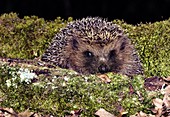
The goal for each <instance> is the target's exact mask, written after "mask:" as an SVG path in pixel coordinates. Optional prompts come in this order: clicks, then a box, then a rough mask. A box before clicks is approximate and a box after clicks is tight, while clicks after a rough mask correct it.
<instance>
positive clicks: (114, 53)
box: [67, 38, 132, 74]
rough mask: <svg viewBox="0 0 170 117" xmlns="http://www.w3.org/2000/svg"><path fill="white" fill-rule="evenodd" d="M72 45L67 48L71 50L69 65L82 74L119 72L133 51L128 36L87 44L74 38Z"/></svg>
mask: <svg viewBox="0 0 170 117" xmlns="http://www.w3.org/2000/svg"><path fill="white" fill-rule="evenodd" d="M70 45H71V47H68V48H67V49H68V51H69V52H70V54H69V56H68V63H69V67H70V68H71V69H73V70H75V71H77V72H79V73H82V74H96V73H106V72H115V73H118V72H119V71H120V70H121V69H123V64H126V62H127V61H128V59H129V58H130V57H131V55H130V54H131V52H132V48H131V45H130V43H129V41H128V40H126V38H122V39H119V40H114V41H113V42H109V43H108V44H104V43H100V44H98V43H92V44H87V43H85V42H81V41H80V42H78V41H77V40H72V41H71V44H70ZM68 51H67V52H68ZM67 54H68V53H67Z"/></svg>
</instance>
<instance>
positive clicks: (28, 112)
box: [18, 109, 34, 117]
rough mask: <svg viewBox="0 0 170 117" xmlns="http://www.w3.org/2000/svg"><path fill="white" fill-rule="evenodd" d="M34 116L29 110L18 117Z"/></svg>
mask: <svg viewBox="0 0 170 117" xmlns="http://www.w3.org/2000/svg"><path fill="white" fill-rule="evenodd" d="M33 115H34V113H33V112H30V111H29V109H27V110H26V111H24V112H21V113H19V114H18V117H32V116H33Z"/></svg>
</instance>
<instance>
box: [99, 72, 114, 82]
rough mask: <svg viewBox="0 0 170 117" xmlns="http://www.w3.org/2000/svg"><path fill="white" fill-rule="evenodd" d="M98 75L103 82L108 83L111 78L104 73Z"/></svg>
mask: <svg viewBox="0 0 170 117" xmlns="http://www.w3.org/2000/svg"><path fill="white" fill-rule="evenodd" d="M98 77H99V78H100V79H101V80H102V81H103V82H105V83H110V82H111V80H110V78H109V77H108V76H107V75H106V74H101V75H98Z"/></svg>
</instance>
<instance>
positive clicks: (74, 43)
mask: <svg viewBox="0 0 170 117" xmlns="http://www.w3.org/2000/svg"><path fill="white" fill-rule="evenodd" d="M71 46H72V48H73V49H74V50H78V46H79V43H78V41H77V40H76V39H72V40H71Z"/></svg>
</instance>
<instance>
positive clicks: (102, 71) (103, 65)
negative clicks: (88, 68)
mask: <svg viewBox="0 0 170 117" xmlns="http://www.w3.org/2000/svg"><path fill="white" fill-rule="evenodd" d="M98 70H99V72H100V73H102V74H103V73H106V72H108V71H109V69H108V66H107V65H105V64H102V65H100V66H99V67H98Z"/></svg>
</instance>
